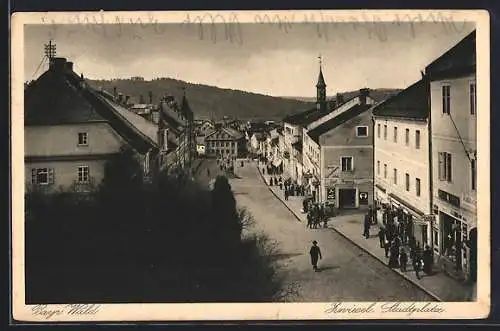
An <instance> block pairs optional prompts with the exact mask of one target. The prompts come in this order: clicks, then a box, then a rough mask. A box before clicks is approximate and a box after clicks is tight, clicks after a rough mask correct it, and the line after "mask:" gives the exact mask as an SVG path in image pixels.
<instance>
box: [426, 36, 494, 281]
mask: <svg viewBox="0 0 500 331" xmlns="http://www.w3.org/2000/svg"><path fill="white" fill-rule="evenodd" d="M475 42H476V38H475V32H473V33H471V34H470V35H469V36H467V37H466V38H464V39H463V40H462V41H461V42H459V43H458V44H457V45H456V46H455V47H453V48H452V49H450V50H449V51H448V52H446V53H445V54H443V55H442V56H441V57H439V58H438V59H436V60H435V61H434V62H432V63H431V64H430V65H429V66H427V67H426V75H427V76H428V77H429V81H430V96H431V102H430V106H431V123H432V124H431V132H432V134H431V137H432V140H431V143H432V187H433V189H432V198H433V200H434V205H433V212H434V214H435V215H436V216H437V222H436V226H435V228H434V229H433V233H434V236H435V238H436V239H437V240H435V242H437V247H436V249H437V251H438V252H439V253H440V254H441V255H442V256H444V257H445V258H446V259H447V260H448V261H449V262H450V263H452V264H453V265H455V266H456V268H457V269H459V270H460V271H461V272H463V274H465V275H467V274H469V273H470V269H469V268H470V266H471V263H472V265H475V261H476V258H475V254H471V250H470V246H469V244H470V242H469V238H470V236H471V230H473V231H472V232H473V233H474V232H475V231H476V226H477V214H476V211H477V210H476V199H477V196H476V191H477V170H476V169H477V153H476V151H477V146H476V114H477V107H476V47H475ZM486 111H487V110H486ZM474 270H475V268H474Z"/></svg>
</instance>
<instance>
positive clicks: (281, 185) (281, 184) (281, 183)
mask: <svg viewBox="0 0 500 331" xmlns="http://www.w3.org/2000/svg"><path fill="white" fill-rule="evenodd" d="M279 183H280V190H283V182H279Z"/></svg>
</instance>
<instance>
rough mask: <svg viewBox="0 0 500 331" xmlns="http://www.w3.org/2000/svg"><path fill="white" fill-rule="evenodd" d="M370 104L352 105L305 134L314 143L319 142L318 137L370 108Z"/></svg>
mask: <svg viewBox="0 0 500 331" xmlns="http://www.w3.org/2000/svg"><path fill="white" fill-rule="evenodd" d="M370 107H372V105H359V104H358V105H355V106H354V107H352V108H350V109H349V110H347V111H345V112H344V113H342V114H340V115H338V116H336V117H334V118H332V119H331V120H329V121H326V122H325V123H323V124H321V125H320V126H318V127H316V128H314V129H312V130H311V131H309V132H308V133H307V134H308V135H309V137H311V139H312V140H314V141H315V142H316V143H318V142H319V137H320V136H321V135H322V134H324V133H326V132H328V131H330V130H332V129H335V128H336V127H337V126H339V125H341V124H343V123H345V122H347V121H348V120H350V119H352V118H354V117H356V116H358V115H360V114H362V113H363V112H365V111H367V110H368V109H370Z"/></svg>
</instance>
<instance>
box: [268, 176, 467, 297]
mask: <svg viewBox="0 0 500 331" xmlns="http://www.w3.org/2000/svg"><path fill="white" fill-rule="evenodd" d="M259 173H260V174H261V176H262V177H263V179H264V180H265V182H266V184H267V185H268V188H269V189H270V190H271V192H272V193H273V194H274V195H275V196H276V197H277V198H278V199H279V200H280V201H281V202H282V203H283V204H284V205H285V206H286V207H287V208H288V209H289V210H290V211H291V212H292V213H293V214H294V215H295V217H296V218H297V220H298V221H300V222H304V223H306V222H307V218H306V214H304V213H302V212H301V209H302V199H303V197H295V196H291V197H289V198H288V199H289V200H287V201H285V197H284V194H283V191H282V190H280V188H279V186H269V178H270V176H269V175H263V174H262V173H261V171H260V169H259ZM328 228H330V229H333V230H335V231H336V232H338V233H339V234H340V235H342V236H343V237H344V238H346V239H347V240H349V241H350V242H352V243H353V244H354V245H356V246H358V247H360V248H361V249H363V250H364V251H366V252H367V253H369V254H370V255H372V256H373V257H374V258H376V259H378V260H379V261H381V262H382V263H384V264H387V262H388V258H386V257H385V251H384V249H383V248H380V242H379V239H378V235H377V234H378V231H379V228H378V226H377V225H374V226H372V227H371V228H370V238H368V239H365V237H364V236H363V235H362V233H363V215H362V214H360V213H357V214H349V215H339V216H336V217H332V218H330V219H329V221H328ZM391 270H393V271H394V272H396V273H398V274H399V275H401V276H402V277H404V278H405V279H407V280H408V281H410V282H412V283H413V284H415V285H416V286H418V287H419V288H421V289H422V290H423V291H425V292H427V293H429V294H430V295H431V296H433V297H434V298H436V299H437V300H439V301H444V302H456V301H467V300H469V298H470V296H471V291H472V289H471V288H470V287H469V286H467V285H465V284H462V283H460V282H458V281H456V280H454V279H453V278H450V277H448V276H446V275H445V274H444V273H442V272H441V271H439V270H436V271H435V274H433V275H429V276H428V275H425V274H424V273H423V272H421V273H420V276H421V279H417V277H416V275H415V272H414V271H413V267H412V266H411V263H409V265H408V266H407V271H406V272H401V271H400V270H399V269H391Z"/></svg>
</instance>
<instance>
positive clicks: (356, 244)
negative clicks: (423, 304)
mask: <svg viewBox="0 0 500 331" xmlns="http://www.w3.org/2000/svg"><path fill="white" fill-rule="evenodd" d="M257 171H258V172H259V174H260V176H261V178H262V180H263V181H264V183H265V184H266V187H267V189H268V190H269V191H271V193H272V194H273V195H274V196H275V197H276V198H277V199H278V200H279V201H280V202H281V203H282V204H283V205H284V206H285V207H286V208H287V209H288V210H289V211H290V212H291V213H292V215H293V216H295V218H296V219H297V220H298V221H299V222H302V221H301V219H300V218H299V217H298V216H297V214H296V212H295V211H294V210H292V209H291V208H290V207H288V205H287V204H286V203H285V202H284V201H283V200H282V199H281V198H280V197H279V196H278V195H277V194H276V193H274V191H273V190H272V189H271V188H270V187H269V185H267V182H266V180H265V177H264V175H263V174H262V173H261V172H260V170H259V169H258V167H257ZM329 229H331V230H333V231H335V232H336V233H338V234H339V235H340V236H342V237H343V238H344V239H346V240H347V241H349V242H350V243H351V244H353V245H354V246H356V247H358V248H359V249H360V250H362V251H364V252H366V253H368V254H370V255H371V257H373V258H374V259H375V260H377V261H378V262H379V263H381V264H383V265H384V266H386V267H387V264H385V263H384V261H382V260H380V259H379V258H378V256H376V255H375V254H373V253H372V252H370V251H369V250H367V249H366V248H364V247H362V246H361V245H359V244H358V243H356V242H355V241H354V240H352V239H350V238H349V237H347V236H346V235H345V234H344V233H342V232H341V231H340V230H338V229H336V228H334V227H332V228H329ZM388 269H390V270H392V271H393V272H394V273H396V274H397V275H399V276H401V277H402V278H404V279H405V280H407V281H409V282H410V283H412V284H413V285H415V286H417V287H418V288H419V289H420V290H422V291H424V292H425V293H427V294H428V295H430V296H431V297H433V298H434V299H435V300H437V301H439V302H443V300H442V299H441V298H440V297H439V296H438V295H436V294H435V293H433V292H432V291H429V290H428V289H426V288H425V287H424V286H423V285H421V284H419V283H417V282H415V281H414V280H413V279H411V278H410V277H408V276H406V275H405V274H404V273H402V272H400V271H399V270H397V269H393V268H388Z"/></svg>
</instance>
